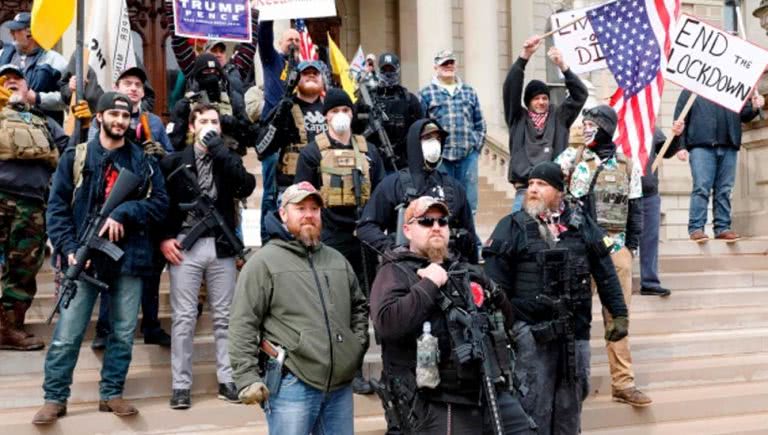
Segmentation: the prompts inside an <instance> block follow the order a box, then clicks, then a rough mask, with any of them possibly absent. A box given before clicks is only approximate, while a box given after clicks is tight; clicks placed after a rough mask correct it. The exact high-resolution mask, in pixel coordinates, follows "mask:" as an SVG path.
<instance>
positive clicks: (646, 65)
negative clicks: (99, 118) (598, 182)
mask: <svg viewBox="0 0 768 435" xmlns="http://www.w3.org/2000/svg"><path fill="white" fill-rule="evenodd" d="M679 14H680V0H616V1H614V2H610V3H606V4H604V5H602V6H599V7H597V8H595V9H593V10H591V11H590V12H589V13H588V14H587V18H588V19H589V21H590V24H591V25H592V28H593V30H594V31H595V35H596V36H597V39H598V42H599V43H600V46H601V48H602V51H603V53H604V55H605V57H606V60H607V63H608V68H609V69H610V71H611V73H612V74H613V76H614V78H615V79H616V83H617V84H618V86H619V88H618V89H617V90H616V92H615V93H614V94H613V96H612V97H611V100H610V105H611V107H613V108H614V109H615V110H616V113H617V114H618V118H619V123H618V127H617V130H616V135H615V137H614V142H616V144H617V145H618V146H620V147H621V149H622V150H623V151H624V154H625V155H627V156H631V157H632V159H633V160H635V161H636V162H637V163H639V164H640V165H641V167H642V168H643V169H645V167H646V164H647V161H648V151H649V150H650V147H651V146H652V145H653V144H652V142H653V140H652V139H653V130H654V127H655V126H656V115H657V114H658V108H659V105H660V103H661V93H662V91H663V90H664V78H663V76H662V71H664V68H665V66H666V63H667V56H668V54H669V49H670V35H671V33H672V30H673V29H674V26H675V23H676V20H677V17H678V16H679Z"/></svg>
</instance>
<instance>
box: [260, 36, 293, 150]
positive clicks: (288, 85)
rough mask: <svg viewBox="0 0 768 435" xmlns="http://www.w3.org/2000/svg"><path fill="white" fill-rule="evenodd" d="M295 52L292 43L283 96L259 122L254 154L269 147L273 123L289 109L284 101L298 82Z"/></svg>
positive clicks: (290, 97) (289, 49)
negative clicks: (259, 126)
mask: <svg viewBox="0 0 768 435" xmlns="http://www.w3.org/2000/svg"><path fill="white" fill-rule="evenodd" d="M297 53H298V47H296V45H294V44H291V45H290V47H289V48H288V71H287V73H288V76H287V77H286V79H285V91H284V92H283V98H282V99H280V102H279V103H277V106H275V108H274V109H272V111H271V112H270V113H269V114H268V115H267V117H266V118H265V119H264V121H262V122H261V128H260V129H259V135H258V137H257V139H256V154H258V155H259V157H261V156H262V155H263V154H264V153H265V152H266V151H267V150H268V149H269V148H270V146H271V145H272V142H274V140H275V135H276V134H277V129H278V127H277V126H276V125H275V124H276V123H278V122H280V120H281V119H283V117H285V116H286V114H285V113H284V112H285V111H286V110H290V109H287V107H286V106H288V105H287V104H285V103H286V102H287V101H292V99H293V91H294V90H295V89H296V86H297V85H298V84H299V68H298V67H299V62H298V60H297V57H298V54H297Z"/></svg>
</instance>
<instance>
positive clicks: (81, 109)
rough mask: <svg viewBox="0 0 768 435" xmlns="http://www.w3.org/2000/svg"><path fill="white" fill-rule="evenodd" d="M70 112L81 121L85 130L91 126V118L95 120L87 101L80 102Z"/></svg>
mask: <svg viewBox="0 0 768 435" xmlns="http://www.w3.org/2000/svg"><path fill="white" fill-rule="evenodd" d="M70 110H71V112H72V115H73V116H74V117H75V118H77V119H79V120H80V122H81V125H82V126H83V128H88V127H89V126H90V125H91V118H93V113H91V109H90V108H89V107H88V102H87V101H85V100H83V101H80V102H79V103H77V104H75V105H74V106H72V107H71V108H70Z"/></svg>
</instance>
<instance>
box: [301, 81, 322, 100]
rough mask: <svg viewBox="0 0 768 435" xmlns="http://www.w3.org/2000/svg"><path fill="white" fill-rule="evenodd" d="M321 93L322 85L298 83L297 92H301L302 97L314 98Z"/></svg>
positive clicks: (317, 83)
mask: <svg viewBox="0 0 768 435" xmlns="http://www.w3.org/2000/svg"><path fill="white" fill-rule="evenodd" d="M322 91H323V85H321V84H320V83H319V82H301V83H299V92H301V94H302V95H306V96H309V97H314V96H317V95H320V92H322Z"/></svg>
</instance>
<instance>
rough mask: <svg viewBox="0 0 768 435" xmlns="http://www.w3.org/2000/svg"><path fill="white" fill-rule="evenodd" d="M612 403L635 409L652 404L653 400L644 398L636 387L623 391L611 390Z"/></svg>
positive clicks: (643, 394)
mask: <svg viewBox="0 0 768 435" xmlns="http://www.w3.org/2000/svg"><path fill="white" fill-rule="evenodd" d="M613 401H614V402H620V403H626V404H629V405H632V406H634V407H636V408H643V407H646V406H648V405H650V404H651V403H653V400H651V398H650V397H648V396H646V395H645V393H643V392H642V391H640V390H638V389H637V387H629V388H626V389H623V390H613Z"/></svg>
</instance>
